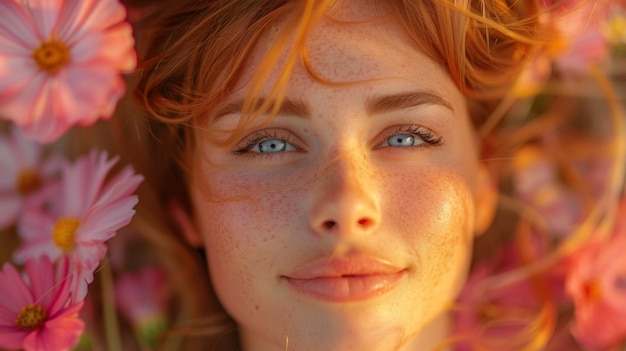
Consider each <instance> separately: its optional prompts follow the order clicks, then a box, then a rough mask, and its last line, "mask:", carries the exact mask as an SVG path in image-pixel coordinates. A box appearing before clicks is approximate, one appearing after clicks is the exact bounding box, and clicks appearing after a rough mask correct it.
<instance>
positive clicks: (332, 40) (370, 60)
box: [239, 0, 443, 87]
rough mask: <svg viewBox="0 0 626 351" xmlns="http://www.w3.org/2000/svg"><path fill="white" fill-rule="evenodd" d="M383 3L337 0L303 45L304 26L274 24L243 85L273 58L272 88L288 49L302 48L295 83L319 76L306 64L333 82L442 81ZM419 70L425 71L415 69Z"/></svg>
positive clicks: (252, 59)
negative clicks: (284, 39)
mask: <svg viewBox="0 0 626 351" xmlns="http://www.w3.org/2000/svg"><path fill="white" fill-rule="evenodd" d="M382 4H383V2H376V1H364V0H353V1H339V2H337V3H336V4H335V5H333V6H332V7H331V8H329V9H328V11H327V13H326V15H325V16H323V17H322V18H321V19H320V20H319V21H318V22H317V23H316V25H315V27H314V28H313V29H312V30H311V31H310V32H309V33H307V36H306V40H305V42H304V44H303V45H302V46H299V44H298V43H296V40H295V37H296V35H295V30H297V29H299V28H297V27H296V28H291V27H288V26H287V25H286V24H285V23H276V24H274V26H273V27H272V28H271V29H270V30H269V31H268V32H267V33H265V35H264V36H263V38H262V40H261V41H260V42H259V44H258V46H257V48H256V50H254V52H253V54H252V55H251V56H250V58H249V59H248V63H247V65H246V69H245V70H244V74H243V77H242V78H243V79H241V81H240V84H239V87H242V85H244V84H246V83H247V82H249V80H250V78H251V77H252V75H253V74H254V70H255V69H256V68H258V67H259V65H260V63H261V62H263V60H264V59H266V58H267V56H268V55H270V56H272V57H273V58H274V59H273V62H274V63H275V64H274V66H273V73H272V74H271V75H270V80H269V81H268V82H266V83H267V85H269V86H271V85H272V83H273V82H272V81H271V80H272V79H271V77H272V76H273V77H276V76H277V75H278V74H279V72H280V71H281V70H282V69H283V68H284V67H285V65H286V64H287V60H288V57H289V50H290V49H293V48H297V47H299V48H302V49H303V51H302V52H303V53H304V56H305V57H304V58H299V59H298V60H297V62H296V64H295V66H294V69H293V74H292V79H293V78H296V77H307V78H314V77H311V75H310V74H309V72H307V67H306V65H304V64H303V63H304V61H306V64H308V66H309V68H310V69H311V70H312V71H313V72H314V75H317V78H321V80H322V81H326V82H333V83H354V82H361V81H367V80H377V79H387V78H391V79H398V78H400V79H406V78H409V79H417V80H420V81H421V80H424V81H433V79H436V78H438V77H436V75H437V74H439V73H441V72H443V68H442V67H440V66H439V65H438V64H436V63H435V62H433V61H432V60H430V59H429V58H428V57H427V56H426V55H425V54H424V53H423V52H421V51H420V50H419V48H418V46H417V43H415V42H414V41H411V40H410V39H409V38H408V36H407V35H406V33H405V32H404V30H402V29H401V27H400V26H399V25H398V24H397V21H398V20H397V19H394V18H391V17H390V15H389V14H388V13H387V12H386V11H385V9H384V7H383V5H382ZM287 31H290V32H292V33H293V34H292V35H291V38H290V41H289V43H288V44H287V49H286V50H282V52H277V51H278V50H276V48H275V46H274V45H275V43H276V41H277V40H278V38H279V37H280V36H281V35H284V33H285V32H287ZM420 67H421V68H422V69H416V68H420ZM434 71H437V72H434ZM433 73H437V74H433ZM439 78H440V77H439Z"/></svg>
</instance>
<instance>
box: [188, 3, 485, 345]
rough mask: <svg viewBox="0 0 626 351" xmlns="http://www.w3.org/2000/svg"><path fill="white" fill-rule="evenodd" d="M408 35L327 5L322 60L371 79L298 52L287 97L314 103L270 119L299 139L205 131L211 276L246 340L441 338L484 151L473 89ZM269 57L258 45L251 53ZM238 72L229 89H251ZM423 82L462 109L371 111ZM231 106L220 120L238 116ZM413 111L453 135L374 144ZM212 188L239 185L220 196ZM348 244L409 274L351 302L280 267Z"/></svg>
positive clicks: (197, 197) (410, 119)
mask: <svg viewBox="0 0 626 351" xmlns="http://www.w3.org/2000/svg"><path fill="white" fill-rule="evenodd" d="M348 6H350V5H348ZM343 10H345V12H342V8H339V9H337V10H336V11H337V14H336V15H337V16H338V17H341V16H344V17H341V18H345V19H348V20H350V19H355V18H354V17H350V16H352V15H354V14H355V13H356V14H358V18H361V16H366V15H370V16H372V15H375V14H371V13H369V12H368V11H371V9H367V8H356V10H358V11H356V10H355V9H352V8H350V7H348V8H343ZM348 10H349V11H348ZM345 16H347V18H346V17H345ZM358 18H357V19H358ZM401 38H403V36H402V33H401V32H400V30H399V29H398V28H395V27H394V26H392V25H391V24H390V23H383V24H379V25H376V26H374V27H373V26H357V25H348V26H346V25H341V24H337V23H332V22H330V21H327V20H322V22H321V23H320V25H319V26H318V27H317V29H316V30H315V31H314V32H313V33H312V34H311V37H310V39H309V42H308V44H307V47H308V49H309V54H310V56H311V62H312V63H313V65H314V67H315V69H316V70H317V71H318V72H319V73H320V74H321V75H322V76H324V77H333V79H334V80H339V81H342V80H346V81H362V82H361V83H358V84H350V85H342V86H328V85H324V84H321V83H319V82H317V81H315V80H313V79H312V78H311V77H310V76H309V75H308V74H307V73H306V71H305V70H304V68H303V67H301V66H298V67H296V69H295V70H294V73H293V76H292V78H291V80H290V85H289V89H288V91H287V98H290V99H299V100H301V101H303V102H304V103H306V104H307V105H308V107H309V109H310V111H311V114H312V116H311V118H310V119H302V118H294V117H292V116H280V115H279V116H277V117H276V118H275V119H274V120H273V121H272V122H271V124H270V125H269V126H267V125H264V126H263V127H262V128H264V129H266V128H269V129H272V130H274V129H276V130H278V132H276V133H277V136H278V137H281V138H286V137H287V136H288V135H295V136H297V138H295V139H290V140H297V144H298V147H299V150H300V151H298V152H284V153H278V154H273V155H270V156H262V157H254V156H253V155H252V154H251V153H248V154H246V155H233V154H232V152H231V150H232V149H234V148H236V146H237V145H229V146H219V145H216V144H213V143H212V142H210V141H208V140H204V141H201V142H200V145H201V146H200V147H199V149H198V152H197V155H196V157H197V160H196V162H194V165H195V167H194V168H193V170H192V179H191V185H192V189H195V190H193V191H192V200H193V204H194V206H195V209H196V213H197V214H198V222H199V231H200V234H201V236H202V238H203V241H204V246H205V248H206V251H207V257H208V266H209V269H210V273H211V278H212V280H213V284H214V286H215V288H216V291H217V294H218V297H219V299H220V301H221V303H222V304H223V305H224V307H225V308H226V310H227V311H228V312H229V313H230V314H231V315H232V316H233V318H234V319H235V320H236V321H237V323H238V324H239V327H240V331H241V337H242V343H243V345H244V349H246V350H255V351H257V350H259V351H264V350H285V344H286V340H287V339H288V346H289V348H288V349H289V350H290V351H306V350H381V351H392V350H428V349H429V347H432V346H434V345H436V344H437V342H438V341H441V340H442V339H443V338H445V333H446V330H445V323H444V324H442V323H441V321H442V320H444V319H442V318H443V317H441V316H443V314H444V313H445V311H446V308H447V307H448V306H449V304H450V303H451V302H452V301H453V300H454V299H455V297H456V296H457V294H458V292H459V289H460V288H461V286H462V284H463V283H464V281H465V277H466V273H467V269H468V262H469V257H470V254H471V241H472V236H473V227H474V217H475V211H476V210H477V209H476V205H475V203H474V202H475V200H474V199H475V197H476V195H477V194H476V193H475V192H476V190H475V182H476V179H475V177H476V173H477V167H478V163H477V152H476V149H475V146H474V142H473V132H472V128H471V126H470V122H469V117H468V116H467V112H466V106H465V102H464V98H463V96H462V95H461V94H460V92H459V91H458V89H457V88H456V87H455V85H454V84H453V82H452V81H451V79H450V78H449V76H448V75H447V73H446V72H445V71H444V70H443V69H442V68H441V67H440V66H438V65H436V64H435V63H434V62H432V61H431V60H430V59H428V58H427V57H426V56H425V55H424V54H422V53H420V52H418V51H415V49H414V48H413V46H412V45H411V44H409V43H407V42H405V41H403V39H401ZM267 40H271V37H270V38H267ZM261 56H262V52H261V53H257V54H256V55H253V56H252V58H251V63H250V67H255V66H256V64H258V59H259V57H261ZM250 74H251V72H248V75H247V76H244V77H243V79H242V82H247V81H248V78H249V76H250ZM374 78H383V79H377V80H372V79H374ZM243 87H244V89H242V91H241V92H240V93H237V94H240V95H235V96H233V97H232V99H233V100H236V99H240V98H242V97H243V96H245V85H244V86H243ZM424 89H428V90H431V91H434V92H437V93H438V94H439V95H441V96H442V97H443V98H444V99H445V100H447V101H448V102H449V103H450V104H451V105H452V107H453V109H454V112H453V111H450V110H448V109H446V108H444V107H442V106H434V105H428V106H419V107H415V108H411V109H405V110H401V111H392V112H389V113H385V114H383V115H380V116H378V115H377V116H369V115H368V114H367V111H366V108H365V106H366V100H367V99H368V98H369V97H372V96H379V95H388V94H394V93H401V92H406V91H417V90H424ZM232 117H233V118H230V117H229V118H224V119H221V120H220V121H219V123H222V124H224V125H220V126H219V127H220V128H222V127H228V126H231V127H232V126H234V125H235V124H236V117H237V116H232ZM407 123H410V124H417V125H421V126H423V127H426V128H429V129H431V130H433V131H434V132H435V133H436V134H437V135H438V136H441V137H442V138H443V143H442V144H441V145H438V146H433V145H427V144H422V145H420V146H417V147H408V148H392V147H389V146H386V147H378V146H379V145H380V144H381V143H382V142H384V141H385V135H387V134H385V131H387V130H389V129H390V128H391V129H392V130H393V128H394V126H397V125H404V124H407ZM248 132H249V133H250V134H253V133H254V132H255V127H254V126H253V125H252V126H250V127H249V131H248ZM244 140H245V138H244ZM235 143H236V142H235ZM294 143H296V142H294ZM201 189H204V190H205V191H206V190H207V189H208V190H210V191H211V193H212V195H214V196H217V197H223V198H232V197H235V198H236V199H235V200H230V201H214V200H212V197H208V196H206V193H205V191H203V190H201ZM238 196H242V197H241V198H237V197H238ZM361 219H367V220H368V221H367V223H368V226H367V227H366V226H364V225H361V224H359V220H361ZM328 220H332V221H333V222H335V223H336V226H335V227H334V228H333V229H332V230H329V229H328V228H325V227H324V226H322V225H321V224H322V223H323V222H324V221H328ZM353 252H359V253H365V254H368V255H373V256H376V257H380V258H384V259H386V260H388V261H391V262H393V263H394V264H395V265H398V266H401V267H405V268H406V269H407V271H408V274H407V276H406V277H405V279H403V280H402V282H401V283H400V284H399V285H398V286H397V287H395V288H394V289H392V290H390V291H387V292H385V293H384V294H382V295H380V296H375V297H373V298H370V299H366V300H363V301H356V302H348V303H331V302H327V301H321V300H318V299H314V298H311V297H309V296H306V295H303V294H301V293H299V292H297V291H295V290H294V289H292V288H291V287H290V286H288V284H286V283H285V281H284V280H283V279H281V276H283V275H286V274H289V273H290V272H291V271H293V270H294V269H296V268H297V267H298V266H300V265H302V264H304V263H306V262H309V261H310V260H313V259H316V258H319V257H328V256H329V255H332V256H341V255H345V254H348V253H353ZM442 325H443V326H444V328H442V327H441V326H442Z"/></svg>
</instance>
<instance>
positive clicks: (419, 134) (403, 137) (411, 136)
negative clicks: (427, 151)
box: [377, 126, 442, 148]
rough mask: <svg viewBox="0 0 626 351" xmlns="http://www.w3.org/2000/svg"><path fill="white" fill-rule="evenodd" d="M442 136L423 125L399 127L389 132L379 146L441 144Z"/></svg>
mask: <svg viewBox="0 0 626 351" xmlns="http://www.w3.org/2000/svg"><path fill="white" fill-rule="evenodd" d="M441 143H442V138H441V137H439V136H436V135H435V133H434V132H433V131H432V130H430V129H427V128H424V127H421V126H408V127H399V128H396V129H395V130H393V131H392V132H391V133H389V134H387V137H386V138H385V139H384V141H383V142H382V143H381V144H379V145H378V146H377V148H380V147H411V146H413V147H414V146H420V145H422V144H427V145H440V144H441Z"/></svg>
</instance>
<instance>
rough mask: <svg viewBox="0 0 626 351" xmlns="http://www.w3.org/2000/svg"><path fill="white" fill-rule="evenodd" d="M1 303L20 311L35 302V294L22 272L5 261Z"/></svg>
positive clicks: (0, 284) (1, 274) (1, 284)
mask: <svg viewBox="0 0 626 351" xmlns="http://www.w3.org/2000/svg"><path fill="white" fill-rule="evenodd" d="M0 286H1V287H2V289H0V304H1V305H4V306H5V307H7V308H8V309H10V310H11V311H13V312H16V313H19V311H21V309H22V307H23V306H27V305H28V304H31V303H33V301H34V299H33V296H32V294H31V292H30V290H29V289H28V287H27V286H26V283H25V282H24V280H23V279H22V276H21V275H20V273H19V272H18V271H17V269H15V267H13V265H11V264H10V263H5V264H4V265H3V266H2V271H1V272H0Z"/></svg>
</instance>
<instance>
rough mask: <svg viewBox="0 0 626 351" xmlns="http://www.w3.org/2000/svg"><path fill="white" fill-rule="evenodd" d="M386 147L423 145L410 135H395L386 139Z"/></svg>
mask: <svg viewBox="0 0 626 351" xmlns="http://www.w3.org/2000/svg"><path fill="white" fill-rule="evenodd" d="M386 143H387V145H389V146H399V147H403V146H417V145H419V144H422V143H424V141H422V140H420V139H418V138H415V137H414V136H413V135H412V134H395V135H392V136H390V137H389V138H387V140H386Z"/></svg>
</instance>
